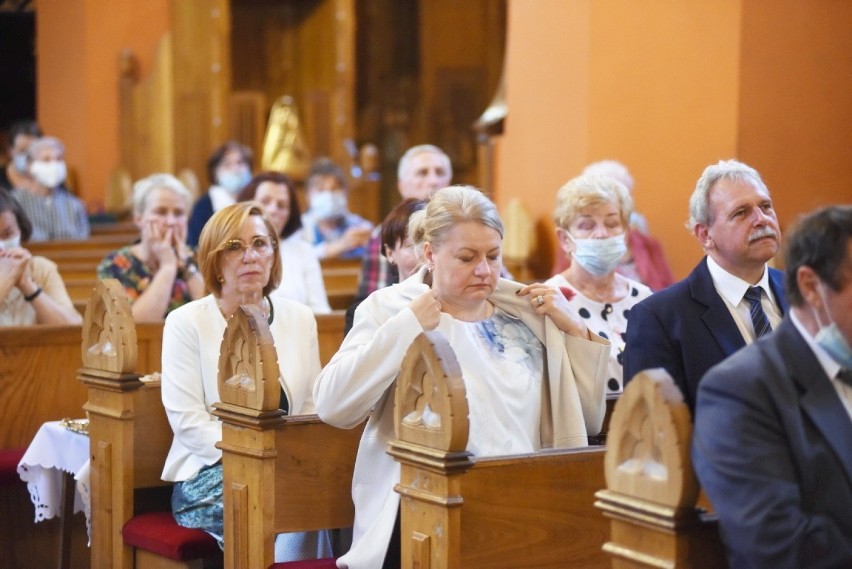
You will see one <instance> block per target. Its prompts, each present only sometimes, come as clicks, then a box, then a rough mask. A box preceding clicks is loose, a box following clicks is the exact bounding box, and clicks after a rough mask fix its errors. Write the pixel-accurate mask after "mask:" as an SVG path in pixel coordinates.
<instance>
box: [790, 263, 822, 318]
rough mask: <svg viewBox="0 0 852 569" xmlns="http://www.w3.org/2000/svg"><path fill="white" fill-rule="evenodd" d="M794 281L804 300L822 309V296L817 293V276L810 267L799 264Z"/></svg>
mask: <svg viewBox="0 0 852 569" xmlns="http://www.w3.org/2000/svg"><path fill="white" fill-rule="evenodd" d="M796 283H797V284H798V285H799V292H800V293H801V295H802V298H804V299H805V302H807V303H808V304H810V305H811V306H813V307H814V308H815V309H817V310H822V296H821V295H820V294H819V290H818V288H819V276H818V275H817V274H816V271H814V270H813V269H812V268H810V267H808V266H805V265H803V266H801V267H799V268H798V269H797V270H796Z"/></svg>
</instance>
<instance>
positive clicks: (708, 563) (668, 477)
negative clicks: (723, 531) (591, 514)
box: [595, 369, 726, 569]
mask: <svg viewBox="0 0 852 569" xmlns="http://www.w3.org/2000/svg"><path fill="white" fill-rule="evenodd" d="M691 437H692V422H691V419H690V414H689V409H688V408H687V407H686V404H685V403H684V402H683V396H682V395H681V393H680V391H679V390H678V389H677V387H676V386H675V385H674V382H673V381H672V379H671V377H669V375H668V374H667V373H666V372H665V371H664V370H662V369H652V370H645V371H643V372H641V373H639V374H638V375H637V376H636V377H634V378H633V380H631V382H630V383H629V384H628V385H627V387H626V388H625V390H624V393H623V394H622V395H621V398H620V399H619V401H618V404H617V405H616V406H615V410H614V411H613V414H612V422H611V425H610V431H609V440H608V448H607V451H606V458H605V462H604V467H605V475H606V485H607V489H606V490H600V491H598V492H597V493H596V494H595V497H596V498H597V500H596V502H595V506H596V507H597V508H598V509H599V510H601V511H602V512H603V514H604V516H606V517H607V518H609V519H610V532H611V533H610V541H609V542H607V543H606V544H604V546H603V550H604V551H605V552H606V553H607V554H609V555H610V556H611V558H612V566H613V567H636V568H639V567H655V568H661V567H671V568H676V567H690V568H693V569H695V568H705V567H706V568H708V569H709V568H716V567H725V566H726V561H725V553H724V549H723V547H722V544H721V540H720V539H719V533H718V527H717V523H716V521H715V519H713V517H712V516H710V515H708V514H707V513H706V512H705V511H704V510H702V509H701V508H699V507H697V506H696V503H697V501H698V496H699V491H700V488H699V484H698V480H697V478H696V476H695V472H694V470H693V469H692V462H691V460H690V456H689V444H690V440H691Z"/></svg>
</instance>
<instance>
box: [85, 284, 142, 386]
mask: <svg viewBox="0 0 852 569" xmlns="http://www.w3.org/2000/svg"><path fill="white" fill-rule="evenodd" d="M82 348H83V367H84V368H88V369H97V370H102V371H107V372H111V373H119V374H123V373H132V372H134V371H135V370H136V326H135V324H134V322H133V313H132V311H131V310H130V301H129V300H128V299H127V295H126V294H125V293H124V289H123V288H122V287H121V284H120V283H119V282H118V281H117V280H116V279H102V280H99V281H98V283H97V284H96V285H95V288H94V290H93V291H92V295H91V296H90V297H89V303H88V305H87V307H86V316H85V318H84V319H83V345H82Z"/></svg>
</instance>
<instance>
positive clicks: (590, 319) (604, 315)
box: [544, 274, 651, 393]
mask: <svg viewBox="0 0 852 569" xmlns="http://www.w3.org/2000/svg"><path fill="white" fill-rule="evenodd" d="M625 278H627V277H625ZM627 283H628V286H629V292H628V293H627V296H625V297H624V298H622V299H621V300H619V301H617V302H599V301H597V300H592V299H591V298H589V297H587V296H583V295H582V294H581V293H580V292H579V291H578V290H577V289H576V288H574V287H573V286H571V283H569V282H568V281H567V280H566V279H565V277H563V276H562V275H561V274H559V275H555V276H552V277H550V278H549V279H548V280H546V281H545V283H544V284H547V285H550V286H553V287H556V288H558V289H559V290H560V291H562V294H564V295H565V297H566V298H567V299H568V304H570V305H571V308H573V309H574V310H576V311H577V313H578V314H579V315H580V317H581V318H582V319H583V320H584V321H585V323H586V326H588V327H589V330H591V331H592V332H594V333H595V334H597V335H598V336H600V337H601V338H606V339H607V340H609V341H610V343H611V344H612V352H611V354H610V357H609V365H608V366H607V373H608V374H609V377H607V381H606V392H607V393H621V391H622V390H623V389H624V370H623V367H622V365H623V364H622V362H623V355H622V354H623V353H624V346H625V342H624V333H625V332H626V331H627V318H628V317H629V316H630V309H631V308H633V307H634V306H635V305H636V304H638V303H639V302H640V301H642V300H645V299H646V298H648V297H649V296H651V289H650V288H648V287H646V286H645V285H643V284H642V283H640V282H637V281H634V280H632V279H627Z"/></svg>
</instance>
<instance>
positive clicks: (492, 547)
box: [389, 331, 609, 569]
mask: <svg viewBox="0 0 852 569" xmlns="http://www.w3.org/2000/svg"><path fill="white" fill-rule="evenodd" d="M426 406H428V408H429V410H430V411H431V413H429V416H430V417H431V419H430V420H429V421H423V420H421V418H422V417H423V416H424V413H423V412H422V410H423V409H424V408H425V407H426ZM394 413H395V415H394V417H395V428H396V440H394V441H393V442H392V443H391V450H390V451H389V452H390V453H391V454H392V455H393V456H394V457H395V458H396V459H397V461H399V462H400V464H401V475H400V483H399V484H398V485H397V487H396V489H397V491H398V492H399V493H400V495H401V505H400V511H401V540H402V543H401V547H402V567H404V568H413V567H418V568H431V569H448V568H451V567H465V568H479V567H481V568H486V567H487V568H500V567H503V568H510V567H564V566H576V567H607V566H608V565H609V562H608V560H607V558H606V557H605V556H604V555H603V553H602V552H601V546H602V545H603V543H604V541H606V536H607V531H606V530H607V525H606V523H605V520H604V519H603V517H602V516H601V515H600V514H599V513H597V512H596V511H595V509H594V506H593V503H594V492H595V490H596V489H597V486H596V484H600V483H602V482H603V458H604V449H603V447H588V448H581V449H564V450H545V451H541V452H539V453H535V454H527V455H512V456H501V457H490V458H483V457H476V456H472V455H471V454H470V453H469V452H467V451H466V450H465V448H466V445H467V440H468V431H469V423H468V416H467V413H468V405H467V399H466V392H465V389H464V381H463V379H462V377H461V373H460V370H459V366H458V363H457V361H456V358H455V355H454V354H453V351H452V348H451V347H450V346H449V344H448V343H447V341H446V339H445V338H444V337H443V336H442V335H441V333H440V332H437V331H433V332H427V333H424V334H421V335H420V336H419V337H418V338H417V339H416V340H415V342H414V343H413V344H412V346H411V347H410V348H409V350H408V352H407V355H406V357H405V359H404V361H403V365H402V370H401V372H400V375H399V377H398V379H397V387H396V400H395V412H394Z"/></svg>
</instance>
